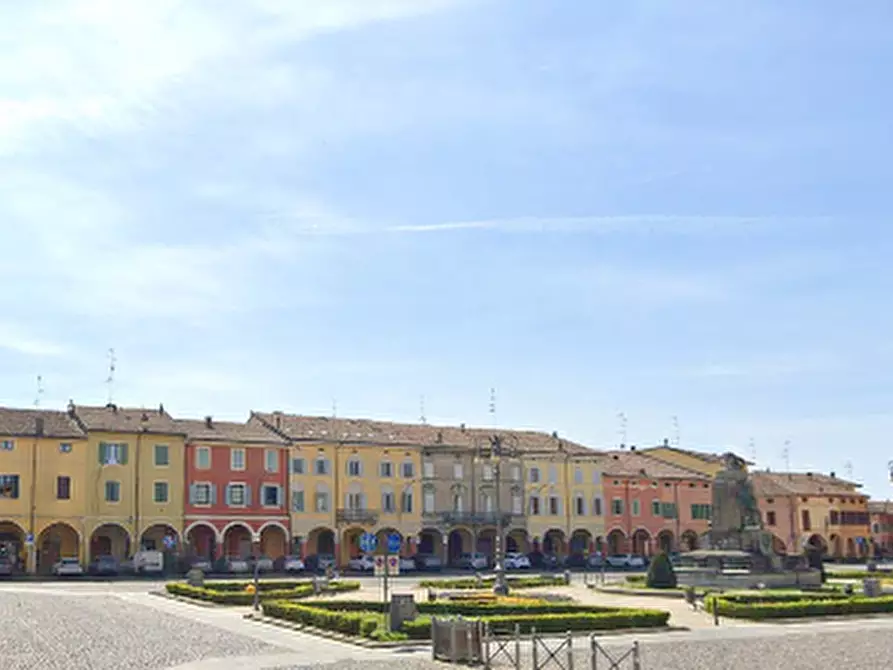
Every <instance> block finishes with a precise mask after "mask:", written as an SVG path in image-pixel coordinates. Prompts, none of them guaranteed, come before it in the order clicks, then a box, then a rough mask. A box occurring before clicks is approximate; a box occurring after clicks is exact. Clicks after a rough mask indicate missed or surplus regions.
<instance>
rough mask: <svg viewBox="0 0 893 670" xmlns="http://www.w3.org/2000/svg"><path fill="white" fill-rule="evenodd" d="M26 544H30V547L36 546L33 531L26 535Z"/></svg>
mask: <svg viewBox="0 0 893 670" xmlns="http://www.w3.org/2000/svg"><path fill="white" fill-rule="evenodd" d="M25 544H26V545H28V546H29V547H33V546H34V534H33V533H28V534H27V535H26V536H25Z"/></svg>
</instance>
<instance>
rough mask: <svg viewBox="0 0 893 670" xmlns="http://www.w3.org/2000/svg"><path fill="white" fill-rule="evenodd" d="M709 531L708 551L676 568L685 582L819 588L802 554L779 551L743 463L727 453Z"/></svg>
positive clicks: (689, 557)
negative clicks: (766, 524) (776, 550)
mask: <svg viewBox="0 0 893 670" xmlns="http://www.w3.org/2000/svg"><path fill="white" fill-rule="evenodd" d="M712 503H713V504H712V509H711V517H710V530H709V531H708V532H707V533H706V534H705V535H704V536H703V540H704V542H705V544H706V547H705V548H704V549H699V550H696V551H691V552H687V553H684V554H682V555H681V556H680V563H681V567H680V568H679V569H678V570H677V571H676V576H677V579H678V583H679V584H680V585H684V586H714V587H718V588H723V587H727V588H736V587H737V588H751V587H756V586H766V587H770V588H786V587H794V586H801V587H802V586H820V585H821V572H820V571H817V570H810V569H809V567H808V565H807V562H806V559H805V557H804V556H793V557H790V556H788V557H785V556H781V555H779V554H777V553H776V552H775V547H774V542H773V536H772V533H770V532H767V531H766V530H764V529H763V522H762V517H761V515H760V510H759V506H758V505H757V498H756V496H755V495H754V490H753V483H752V482H751V480H750V477H749V475H748V472H747V468H746V464H745V462H744V461H743V460H742V459H741V458H739V457H738V456H736V455H735V454H731V453H728V454H725V455H724V456H723V469H722V470H721V471H720V472H718V473H717V474H716V477H715V478H714V482H713V500H712Z"/></svg>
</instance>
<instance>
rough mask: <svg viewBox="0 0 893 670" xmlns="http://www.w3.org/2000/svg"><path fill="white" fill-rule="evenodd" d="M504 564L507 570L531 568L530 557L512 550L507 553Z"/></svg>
mask: <svg viewBox="0 0 893 670" xmlns="http://www.w3.org/2000/svg"><path fill="white" fill-rule="evenodd" d="M503 565H504V566H505V569H506V570H530V559H529V558H527V556H526V555H525V554H522V553H520V552H517V551H512V552H509V553H507V554H506V555H505V560H504V561H503Z"/></svg>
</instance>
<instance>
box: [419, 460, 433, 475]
mask: <svg viewBox="0 0 893 670" xmlns="http://www.w3.org/2000/svg"><path fill="white" fill-rule="evenodd" d="M422 474H423V475H424V476H425V478H426V479H433V478H434V463H433V462H432V461H425V462H424V463H422Z"/></svg>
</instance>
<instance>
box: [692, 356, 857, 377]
mask: <svg viewBox="0 0 893 670" xmlns="http://www.w3.org/2000/svg"><path fill="white" fill-rule="evenodd" d="M846 369H847V364H846V361H845V360H844V359H842V358H841V357H839V356H836V355H834V354H832V353H830V352H789V353H786V354H774V355H771V356H765V357H762V358H760V357H751V358H749V359H746V360H738V361H733V360H732V361H730V360H727V361H716V362H711V363H707V364H704V365H700V366H696V367H694V368H691V369H689V370H687V371H686V372H685V373H684V374H686V375H687V376H689V375H690V376H693V377H707V378H729V379H753V380H762V381H767V380H772V379H777V378H781V377H791V376H798V375H809V374H824V373H837V372H841V371H843V370H846Z"/></svg>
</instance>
